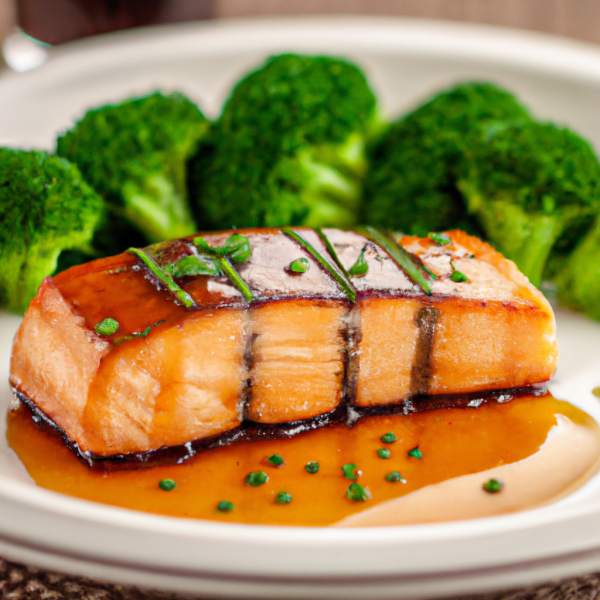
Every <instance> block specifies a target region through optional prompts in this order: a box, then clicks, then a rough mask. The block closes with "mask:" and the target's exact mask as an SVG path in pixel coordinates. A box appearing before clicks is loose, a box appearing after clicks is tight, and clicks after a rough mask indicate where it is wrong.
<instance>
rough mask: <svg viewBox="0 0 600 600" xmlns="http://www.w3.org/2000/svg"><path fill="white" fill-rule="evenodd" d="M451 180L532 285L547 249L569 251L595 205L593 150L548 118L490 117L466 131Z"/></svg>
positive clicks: (597, 180) (599, 193) (598, 184)
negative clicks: (513, 121) (509, 120)
mask: <svg viewBox="0 0 600 600" xmlns="http://www.w3.org/2000/svg"><path fill="white" fill-rule="evenodd" d="M457 187H458V189H459V190H460V192H461V193H462V195H463V197H464V200H465V204H466V206H467V210H468V212H469V214H470V215H472V216H474V217H475V218H476V219H477V221H478V223H479V224H480V226H481V227H482V229H483V231H484V234H485V236H486V237H487V238H488V239H489V240H490V241H491V242H492V243H493V244H494V245H495V246H496V247H497V248H498V250H500V251H501V252H502V253H503V254H504V255H505V256H506V257H507V258H510V259H512V260H514V261H515V262H516V263H517V265H518V266H519V268H520V269H521V271H522V272H523V273H525V275H527V276H528V277H529V279H530V280H531V282H532V283H533V284H534V285H539V284H540V281H541V278H542V274H543V271H544V267H545V265H546V261H547V259H548V256H549V254H550V251H551V250H552V249H553V248H555V249H556V252H565V251H569V250H570V249H571V248H572V247H573V246H574V245H575V243H576V241H577V240H578V238H579V237H580V236H581V234H582V232H584V231H585V230H586V229H587V228H589V227H590V225H591V223H592V221H593V219H594V216H595V215H596V214H597V213H598V212H599V210H600V164H599V163H598V159H597V158H596V155H595V154H594V151H593V150H592V148H591V146H590V145H589V143H588V142H586V141H585V140H583V139H582V138H580V137H579V136H578V135H576V134H574V133H573V132H571V131H569V130H568V129H562V128H560V127H557V126H555V125H552V124H543V123H534V122H529V123H523V124H521V125H507V124H505V123H493V122H492V123H488V124H486V125H483V126H481V127H479V129H478V130H476V131H473V132H471V134H470V135H469V137H468V139H467V140H466V143H465V151H464V157H463V161H462V167H461V173H460V175H459V179H458V182H457Z"/></svg>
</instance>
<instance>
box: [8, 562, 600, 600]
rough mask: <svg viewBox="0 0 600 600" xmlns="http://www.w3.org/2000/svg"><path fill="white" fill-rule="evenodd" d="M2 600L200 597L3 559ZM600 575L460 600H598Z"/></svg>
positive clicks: (186, 599) (179, 599)
mask: <svg viewBox="0 0 600 600" xmlns="http://www.w3.org/2000/svg"><path fill="white" fill-rule="evenodd" d="M0 598H2V600H74V599H77V600H194V598H197V597H191V596H182V595H179V594H169V593H161V592H155V591H149V590H142V589H139V588H134V587H129V586H123V585H112V584H108V583H102V582H99V581H93V580H91V579H84V578H82V577H73V576H70V575H60V574H58V573H52V572H48V571H42V570H41V569H36V568H34V567H26V566H24V565H19V564H16V563H12V562H8V561H6V560H3V559H0ZM599 598H600V573H598V574H593V575H584V576H582V577H575V578H573V579H568V580H565V581H562V582H560V583H549V584H545V585H538V586H532V587H528V588H524V589H520V590H514V591H508V592H500V593H494V594H484V595H477V596H469V597H468V598H466V597H464V596H463V597H461V598H460V600H598V599H599Z"/></svg>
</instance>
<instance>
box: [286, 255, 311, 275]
mask: <svg viewBox="0 0 600 600" xmlns="http://www.w3.org/2000/svg"><path fill="white" fill-rule="evenodd" d="M309 266H310V264H309V262H308V258H304V257H303V258H297V259H296V260H293V261H292V262H291V263H290V266H289V267H288V269H289V270H290V271H291V272H292V273H306V271H308V267H309Z"/></svg>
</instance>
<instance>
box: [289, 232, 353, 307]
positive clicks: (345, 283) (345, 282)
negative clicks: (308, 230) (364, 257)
mask: <svg viewBox="0 0 600 600" xmlns="http://www.w3.org/2000/svg"><path fill="white" fill-rule="evenodd" d="M281 232H282V233H285V235H287V236H289V237H291V238H292V239H293V240H294V241H296V242H297V243H298V244H300V245H301V246H302V247H303V248H304V249H305V250H306V251H307V252H308V253H309V254H310V255H311V256H312V257H313V258H314V259H315V260H316V261H317V262H318V263H319V264H320V265H321V266H322V267H323V268H324V269H325V270H326V271H327V272H328V273H329V274H330V275H331V276H332V277H333V278H334V279H335V280H336V282H337V284H338V285H339V286H340V288H341V290H342V291H343V292H344V293H345V294H346V297H347V298H348V300H350V302H355V301H356V291H355V290H354V288H353V287H352V284H351V283H350V281H349V279H348V278H347V277H346V275H345V274H343V273H340V272H339V271H338V270H337V269H334V268H333V267H332V266H331V264H330V263H329V261H328V260H327V259H325V258H324V257H323V256H322V255H321V254H320V252H318V251H317V250H316V249H315V248H314V247H313V246H312V245H311V244H309V243H308V242H307V241H306V240H305V239H304V238H303V237H302V236H301V235H298V234H297V233H296V232H295V231H294V230H293V229H288V228H284V229H282V230H281Z"/></svg>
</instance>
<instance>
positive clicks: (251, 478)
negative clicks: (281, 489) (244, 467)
mask: <svg viewBox="0 0 600 600" xmlns="http://www.w3.org/2000/svg"><path fill="white" fill-rule="evenodd" d="M244 481H245V482H246V483H247V484H248V485H251V486H253V487H256V486H257V485H262V484H263V483H267V481H269V478H268V477H267V474H266V473H265V472H264V471H254V472H253V473H248V475H246V477H244Z"/></svg>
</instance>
